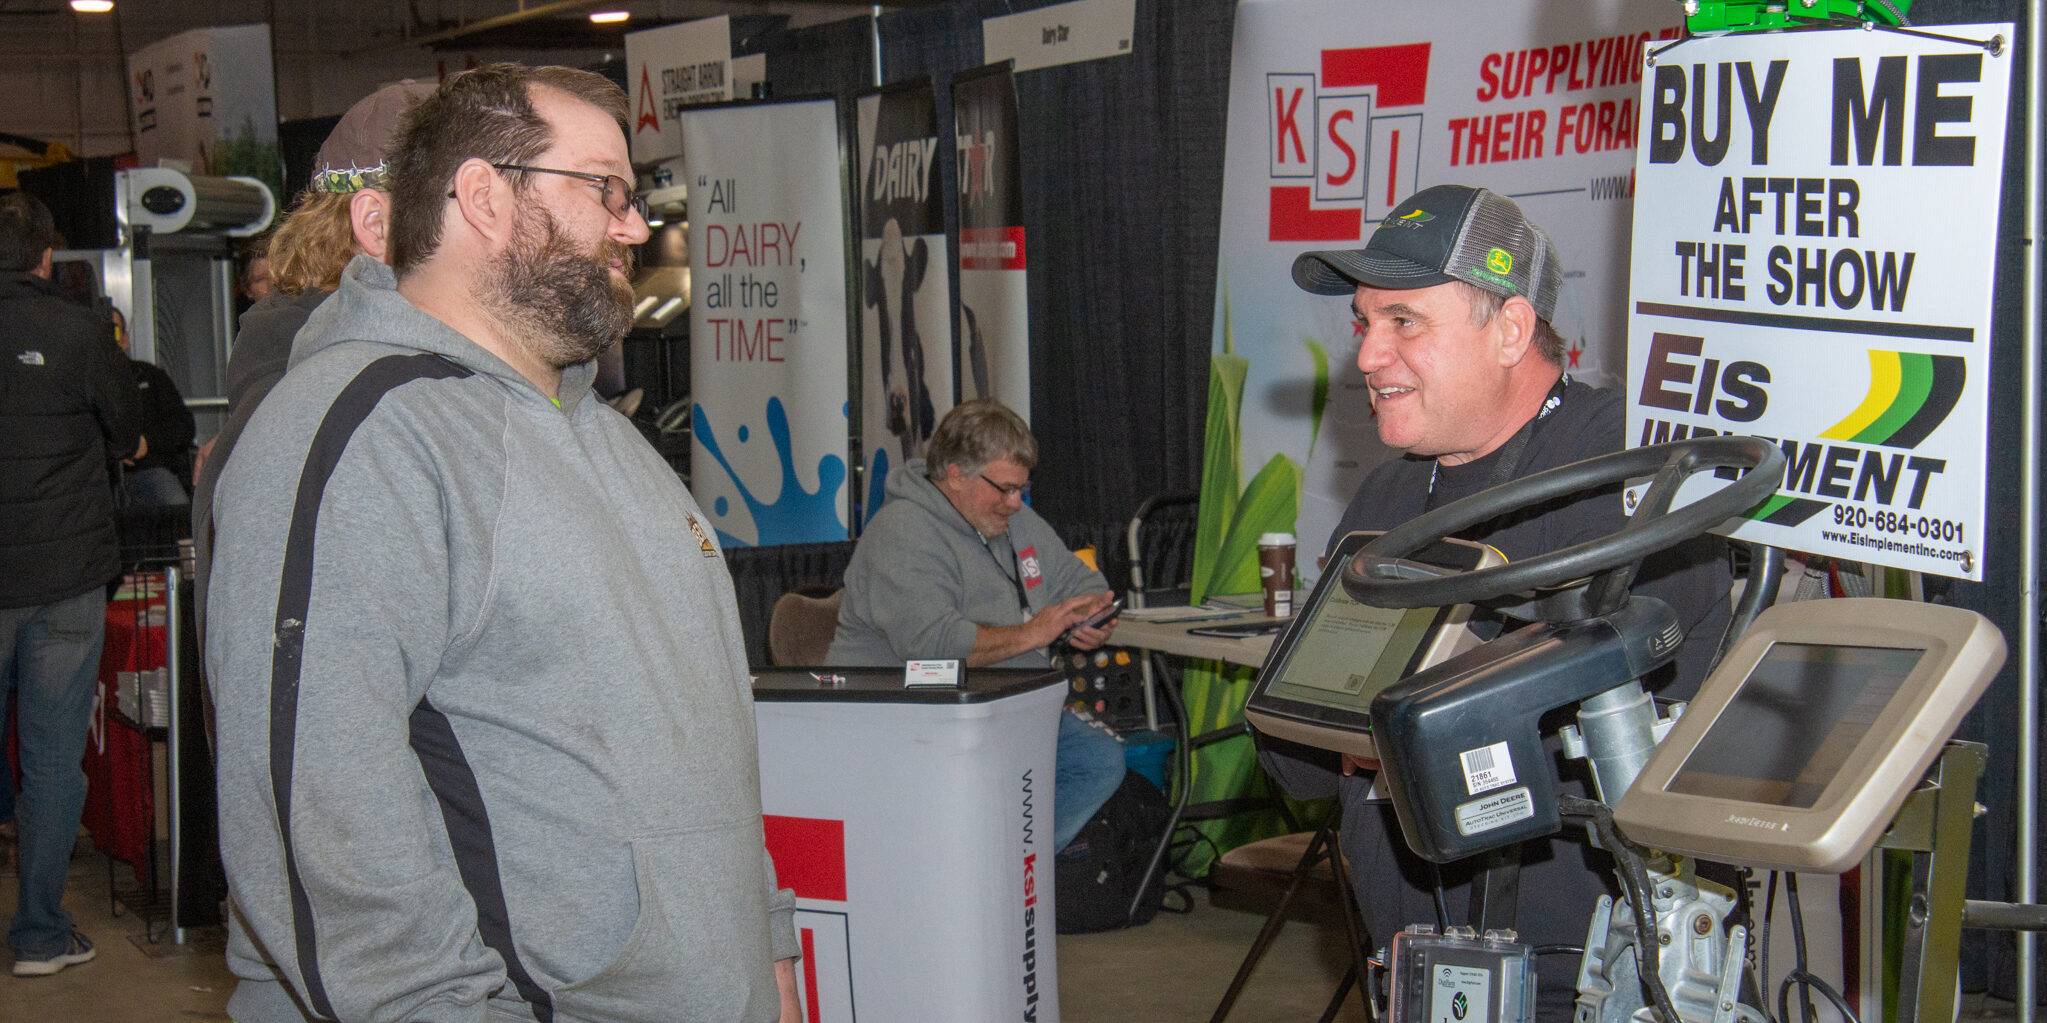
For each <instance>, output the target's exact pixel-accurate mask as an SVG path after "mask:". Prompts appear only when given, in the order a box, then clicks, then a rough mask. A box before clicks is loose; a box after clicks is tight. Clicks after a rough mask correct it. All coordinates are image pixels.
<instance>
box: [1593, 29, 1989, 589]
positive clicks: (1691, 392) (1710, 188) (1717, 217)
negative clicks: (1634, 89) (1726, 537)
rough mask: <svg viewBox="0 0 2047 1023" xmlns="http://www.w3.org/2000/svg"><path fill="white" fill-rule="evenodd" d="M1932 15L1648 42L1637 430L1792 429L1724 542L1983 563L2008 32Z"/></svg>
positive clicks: (1967, 572)
mask: <svg viewBox="0 0 2047 1023" xmlns="http://www.w3.org/2000/svg"><path fill="white" fill-rule="evenodd" d="M1940 32H1941V35H1942V36H1945V37H1948V38H1936V37H1930V36H1924V35H1917V34H1905V33H1894V32H1868V31H1831V32H1798V33H1772V34H1768V35H1765V34H1761V33H1757V34H1752V35H1731V36H1722V37H1716V38H1709V39H1697V40H1693V41H1690V42H1687V43H1685V44H1683V45H1681V46H1677V47H1674V48H1672V49H1670V50H1668V51H1667V52H1665V53H1663V54H1661V55H1660V56H1658V57H1657V58H1656V62H1655V66H1654V68H1653V69H1651V72H1650V74H1649V76H1648V77H1647V78H1646V79H1645V81H1644V82H1643V95H1642V101H1641V113H1640V116H1641V128H1640V131H1641V148H1640V149H1639V151H1638V155H1637V165H1636V166H1637V181H1638V184H1639V188H1640V192H1639V199H1640V201H1639V202H1638V203H1637V206H1636V214H1635V228H1634V257H1633V263H1634V267H1633V269H1634V275H1633V279H1632V284H1631V291H1632V299H1633V301H1632V305H1631V306H1630V310H1629V311H1630V320H1629V330H1628V381H1629V390H1630V396H1631V400H1630V402H1629V405H1628V437H1629V442H1630V443H1631V444H1638V445H1639V444H1651V443H1656V442H1658V441H1664V440H1674V439H1682V438H1685V437H1702V436H1711V435H1713V434H1721V433H1734V434H1751V435H1757V436H1762V437H1766V438H1768V439H1770V440H1772V441H1774V442H1776V443H1778V444H1780V445H1782V447H1783V449H1784V454H1785V456H1786V457H1787V459H1788V460H1789V465H1788V467H1787V470H1786V473H1785V479H1784V482H1783V485H1782V488H1781V489H1780V490H1779V491H1778V492H1777V494H1776V495H1775V496H1774V497H1772V498H1771V499H1770V500H1769V501H1767V502H1765V503H1764V504H1763V505H1762V506H1760V507H1758V508H1756V509H1754V510H1753V511H1751V512H1750V513H1749V515H1748V516H1747V517H1746V518H1745V519H1743V520H1740V525H1739V528H1737V529H1735V530H1734V531H1733V532H1732V534H1731V535H1734V536H1737V537H1743V538H1748V539H1754V540H1759V541H1761V542H1763V543H1767V544H1771V545H1773V546H1777V547H1783V548H1787V549H1790V550H1799V551H1811V552H1814V553H1819V554H1826V555H1831V556H1835V557H1841V558H1847V559H1851V560H1855V561H1866V562H1872V563H1875V564H1880V565H1887V566H1891V567H1895V568H1905V569H1912V570H1915V571H1921V572H1931V573H1934V574H1938V575H1949V576H1957V577H1960V578H1966V579H1981V578H1982V574H1983V562H1984V558H1985V555H1986V553H1987V547H1986V543H1987V541H1988V539H1989V537H1988V532H1989V530H1988V528H1987V523H1986V522H1985V519H1984V511H1985V510H1984V466H1985V451H1986V447H1987V444H1988V439H1987V437H1986V425H1987V421H1988V416H1989V379H1990V369H1991V367H1990V308H1991V294H1990V291H1991V281H1992V278H1993V271H1994V269H1995V265H1996V259H1997V212H1998V193H1999V191H2000V185H2001V184H2002V181H2003V173H2004V148H2005V112H2006V110H2005V108H2006V103H2007V101H2008V98H2009V95H2010V91H2011V72H2012V68H2011V64H2012V50H2011V48H2010V47H2009V45H2008V44H2007V45H2006V46H2004V47H2001V48H2000V49H1999V50H1998V51H1993V50H1991V49H1989V48H1988V47H1986V46H1983V45H1978V44H1976V43H1974V42H1971V41H1970V40H1986V41H1987V40H1990V39H1992V38H1994V37H1999V36H2001V37H2002V38H2003V39H2005V40H2010V39H2012V38H2013V32H2012V26H2011V25H2009V24H2004V25H1946V26H1942V27H1941V29H1940ZM1714 486H1716V484H1714V483H1713V482H1712V481H1711V480H1710V478H1695V479H1694V480H1693V482H1692V484H1691V485H1690V486H1688V487H1687V489H1686V490H1684V491H1682V492H1681V496H1680V497H1679V499H1678V502H1679V503H1680V504H1682V503H1685V502H1686V501H1688V500H1690V499H1692V498H1694V497H1696V496H1697V495H1698V494H1700V493H1704V492H1707V491H1710V490H1711V489H1712V488H1713V487H1714ZM1638 498H1639V489H1637V490H1630V491H1629V493H1628V499H1629V507H1633V506H1634V502H1635V501H1636V500H1637V499H1638Z"/></svg>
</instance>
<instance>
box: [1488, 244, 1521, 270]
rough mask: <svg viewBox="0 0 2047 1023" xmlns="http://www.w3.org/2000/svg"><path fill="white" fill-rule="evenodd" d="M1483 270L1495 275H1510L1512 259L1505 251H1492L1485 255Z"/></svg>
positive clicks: (1512, 264)
mask: <svg viewBox="0 0 2047 1023" xmlns="http://www.w3.org/2000/svg"><path fill="white" fill-rule="evenodd" d="M1485 268H1486V269H1488V270H1491V271H1492V272H1494V273H1496V274H1503V273H1511V272H1513V270H1514V257H1513V256H1511V255H1508V254H1507V250H1506V249H1493V250H1491V251H1489V252H1487V253H1486V254H1485Z"/></svg>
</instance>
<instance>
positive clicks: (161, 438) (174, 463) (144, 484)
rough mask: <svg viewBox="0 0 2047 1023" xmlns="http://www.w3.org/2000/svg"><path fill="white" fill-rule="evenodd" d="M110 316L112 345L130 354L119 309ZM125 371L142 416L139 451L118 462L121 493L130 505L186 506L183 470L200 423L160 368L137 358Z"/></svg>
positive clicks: (188, 497)
mask: <svg viewBox="0 0 2047 1023" xmlns="http://www.w3.org/2000/svg"><path fill="white" fill-rule="evenodd" d="M112 312H113V317H114V341H115V343H117V344H119V345H120V346H121V351H122V352H123V353H126V352H127V351H128V318H127V317H125V316H122V315H121V311H120V310H119V309H115V310H113V311H112ZM128 370H129V372H130V373H132V374H133V375H134V379H135V398H136V401H137V402H138V404H137V406H136V408H137V410H138V412H139V414H140V415H141V424H142V442H143V452H142V454H141V455H139V456H136V457H133V458H126V459H122V463H121V464H122V465H124V466H126V468H125V469H124V470H123V472H122V473H121V491H122V493H123V494H125V495H126V496H127V499H128V503H129V504H186V503H189V502H190V500H191V495H190V492H189V490H188V487H189V484H190V481H189V479H188V477H187V474H186V468H187V466H189V465H190V463H191V458H190V455H191V453H192V438H193V437H195V436H197V435H198V433H199V425H198V423H197V422H195V421H194V420H193V418H192V410H191V409H188V408H186V407H185V396H184V395H182V394H180V393H178V385H177V384H176V383H175V382H174V381H172V380H171V375H170V374H169V373H166V372H164V371H163V367H161V366H158V365H157V364H156V363H153V362H144V361H142V360H141V359H129V360H128Z"/></svg>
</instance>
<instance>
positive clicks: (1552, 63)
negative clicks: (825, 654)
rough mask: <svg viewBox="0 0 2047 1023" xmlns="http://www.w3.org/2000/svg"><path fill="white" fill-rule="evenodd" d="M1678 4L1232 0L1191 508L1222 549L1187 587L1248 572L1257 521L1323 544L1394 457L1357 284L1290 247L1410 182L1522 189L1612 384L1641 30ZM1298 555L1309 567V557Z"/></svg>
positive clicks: (1580, 353)
mask: <svg viewBox="0 0 2047 1023" xmlns="http://www.w3.org/2000/svg"><path fill="white" fill-rule="evenodd" d="M1681 17H1682V15H1681V13H1680V12H1679V11H1678V9H1677V7H1676V6H1675V5H1672V4H1659V3H1642V2H1637V0H1587V2H1584V3H1571V4H1500V3H1492V2H1478V0H1447V2H1441V3H1430V4H1374V5H1370V6H1369V7H1366V6H1362V5H1359V4H1357V3H1354V2H1350V0H1243V2H1241V3H1240V4H1239V5H1238V7H1237V23H1236V36H1235V42H1234V53H1233V56H1232V64H1231V69H1230V102H1229V134H1228V143H1227V152H1226V154H1225V157H1224V160H1225V163H1224V171H1223V204H1222V207H1223V213H1222V237H1221V245H1220V255H1219V259H1218V263H1219V266H1220V276H1219V281H1218V288H1217V290H1218V294H1217V297H1216V319H1215V322H1216V328H1215V340H1214V351H1215V352H1216V353H1217V354H1216V358H1215V364H1214V368H1213V374H1212V384H1211V387H1212V390H1214V389H1219V390H1215V393H1216V394H1218V395H1219V397H1218V399H1216V400H1220V401H1223V403H1224V405H1227V406H1229V407H1228V408H1224V407H1223V406H1222V405H1217V404H1216V403H1215V401H1212V402H1211V408H1212V409H1215V410H1216V411H1215V412H1214V414H1212V415H1211V417H1210V421H1209V441H1208V448H1209V450H1208V453H1207V469H1206V470H1205V471H1204V487H1205V488H1207V487H1214V486H1223V487H1225V488H1227V489H1229V490H1230V493H1229V494H1228V495H1227V496H1226V497H1223V496H1221V495H1205V496H1204V501H1203V505H1202V512H1201V515H1202V525H1201V530H1202V532H1203V534H1204V536H1205V537H1207V540H1206V541H1205V545H1206V546H1207V547H1208V548H1209V549H1210V550H1214V549H1216V548H1217V547H1218V546H1227V551H1224V552H1223V553H1222V554H1221V555H1220V558H1221V561H1220V562H1218V563H1217V564H1215V565H1213V566H1212V568H1211V572H1210V574H1209V575H1207V576H1203V575H1201V574H1199V570H1198V569H1197V579H1196V583H1197V586H1199V585H1200V584H1201V583H1202V582H1204V581H1210V582H1213V583H1214V585H1216V586H1219V587H1221V589H1219V590H1216V592H1227V591H1229V590H1232V589H1241V590H1255V589H1256V588H1257V585H1258V583H1257V578H1256V576H1255V572H1256V563H1255V560H1254V559H1253V557H1252V550H1253V546H1254V545H1255V541H1256V538H1257V535H1258V534H1259V533H1260V532H1261V531H1263V530H1266V529H1282V530H1283V529H1293V530H1294V531H1295V532H1297V533H1298V534H1299V536H1300V542H1301V544H1302V546H1303V549H1304V550H1306V551H1320V550H1321V549H1322V547H1323V544H1324V541H1325V540H1327V539H1328V537H1329V533H1330V531H1331V530H1332V529H1333V528H1335V525H1336V522H1337V519H1338V517H1339V515H1340V514H1341V512H1342V510H1343V507H1344V505H1345V504H1346V503H1347V502H1348V501H1349V500H1350V498H1351V495H1352V493H1353V492H1354V491H1355V490H1356V488H1357V485H1358V483H1359V481H1360V480H1361V479H1362V478H1363V476H1364V474H1365V473H1366V471H1368V470H1369V469H1370V468H1371V467H1372V466H1374V465H1376V464H1378V463H1379V462H1381V461H1383V460H1385V459H1386V458H1388V457H1391V455H1392V452H1390V451H1389V450H1388V449H1386V448H1385V447H1383V446H1382V445H1381V444H1380V443H1379V440H1378V436H1377V433H1376V431H1375V430H1374V428H1373V424H1372V412H1371V403H1370V401H1369V399H1368V396H1367V393H1366V388H1365V381H1364V377H1363V374H1361V373H1359V372H1358V370H1357V367H1356V358H1357V336H1356V334H1355V325H1354V323H1353V321H1352V318H1351V313H1350V307H1349V304H1348V303H1347V302H1346V301H1345V300H1343V299H1341V298H1321V297H1316V296H1313V295H1309V294H1307V293H1306V292H1303V291H1301V290H1300V289H1298V288H1296V287H1295V286H1294V283H1293V279H1292V277H1291V276H1290V274H1289V268H1290V267H1291V265H1292V263H1293V260H1294V257H1295V256H1297V255H1299V254H1300V253H1302V252H1304V251H1307V250H1310V249H1327V248H1358V247H1361V246H1362V245H1363V244H1364V241H1363V239H1365V238H1366V237H1368V236H1369V235H1370V233H1371V232H1372V230H1373V229H1374V228H1375V227H1376V226H1377V224H1378V221H1379V219H1380V218H1381V217H1383V216H1384V215H1385V214H1386V213H1387V211H1388V210H1389V209H1391V208H1392V207H1393V206H1394V204H1396V203H1398V202H1399V201H1400V200H1401V199H1403V198H1405V197H1407V196H1408V195H1410V194H1412V193H1413V192H1415V191H1417V190H1418V189H1420V188H1423V187H1427V186H1429V185H1436V184H1446V183H1455V184H1468V185H1482V186H1485V187H1487V188H1491V189H1493V190H1494V191H1497V192H1500V193H1502V194H1504V195H1507V196H1511V197H1513V198H1514V199H1515V200H1516V201H1517V202H1519V203H1520V204H1521V206H1522V208H1523V209H1524V210H1526V211H1527V212H1528V214H1529V216H1530V217H1532V218H1533V219H1534V220H1535V221H1536V222H1537V223H1540V224H1541V225H1542V226H1543V227H1544V228H1545V229H1546V230H1547V231H1548V232H1549V234H1550V236H1551V237H1552V238H1553V239H1554V240H1555V242H1556V245H1557V249H1558V252H1559V253H1560V255H1561V256H1562V259H1563V263H1564V269H1565V276H1564V289H1563V293H1562V296H1561V298H1560V300H1559V302H1558V305H1557V311H1556V315H1555V317H1554V320H1553V325H1554V326H1555V327H1556V328H1557V330H1558V331H1559V333H1561V334H1562V335H1563V336H1564V338H1565V339H1566V341H1568V342H1569V347H1570V352H1569V366H1568V367H1567V368H1568V369H1569V371H1570V372H1571V373H1572V374H1573V375H1574V376H1575V377H1576V378H1578V379H1582V380H1586V381H1589V382H1591V383H1595V384H1604V385H1610V386H1619V385H1620V384H1621V383H1622V373H1623V372H1624V370H1625V368H1626V356H1625V349H1624V347H1623V339H1624V336H1625V335H1624V329H1625V327H1626V318H1625V306H1624V300H1625V297H1626V291H1625V285H1626V282H1627V252H1626V248H1627V238H1628V218H1629V215H1630V214H1631V213H1632V212H1633V210H1634V208H1635V203H1634V202H1633V199H1632V196H1633V194H1634V180H1633V176H1632V169H1633V166H1634V155H1635V143H1636V136H1635V131H1636V127H1635V125H1636V117H1635V106H1636V103H1637V102H1638V100H1637V95H1638V93H1639V91H1640V90H1639V85H1638V83H1639V81H1640V76H1641V72H1642V67H1643V65H1642V51H1643V45H1644V43H1646V42H1648V41H1650V40H1653V39H1659V38H1666V37H1670V38H1674V37H1675V36H1676V35H1677V34H1678V23H1679V21H1680V19H1681ZM1240 475H1241V477H1242V478H1244V479H1246V480H1249V481H1250V482H1249V483H1247V484H1245V485H1244V487H1243V492H1242V494H1241V495H1239V494H1238V493H1237V492H1236V483H1235V481H1236V479H1237V478H1238V477H1239V476H1240ZM1282 491H1287V493H1284V494H1283V493H1281V492H1282ZM1296 494H1297V495H1298V516H1297V519H1296V517H1295V516H1293V515H1289V514H1287V513H1288V512H1292V511H1293V507H1292V506H1293V504H1294V501H1295V495H1296ZM1239 496H1241V498H1242V502H1243V503H1242V504H1241V505H1239V504H1238V503H1237V498H1238V497H1239ZM1240 509H1241V510H1242V511H1244V512H1247V513H1248V512H1256V511H1258V510H1259V509H1265V510H1266V511H1267V512H1269V513H1270V514H1271V515H1272V516H1274V517H1280V518H1283V520H1282V521H1276V522H1260V521H1255V516H1254V515H1249V514H1239V511H1240ZM1224 520H1227V521H1224ZM1231 538H1234V542H1232V541H1231ZM1301 568H1302V571H1303V573H1304V574H1305V575H1307V576H1310V577H1312V576H1313V575H1314V574H1315V559H1314V558H1313V557H1303V558H1302V559H1301ZM1246 573H1251V574H1246Z"/></svg>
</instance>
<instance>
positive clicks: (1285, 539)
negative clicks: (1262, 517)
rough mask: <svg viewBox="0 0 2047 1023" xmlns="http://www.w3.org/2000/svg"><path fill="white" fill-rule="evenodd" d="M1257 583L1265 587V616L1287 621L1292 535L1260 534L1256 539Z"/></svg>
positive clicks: (1291, 583)
mask: <svg viewBox="0 0 2047 1023" xmlns="http://www.w3.org/2000/svg"><path fill="white" fill-rule="evenodd" d="M1258 581H1259V582H1260V583H1261V584H1263V585H1264V587H1265V613H1266V615H1268V616H1269V617H1273V618H1288V617H1291V616H1292V615H1293V613H1294V535H1293V534H1292V533H1264V534H1261V535H1260V536H1259V537H1258Z"/></svg>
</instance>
